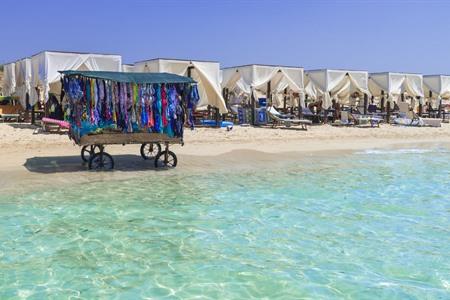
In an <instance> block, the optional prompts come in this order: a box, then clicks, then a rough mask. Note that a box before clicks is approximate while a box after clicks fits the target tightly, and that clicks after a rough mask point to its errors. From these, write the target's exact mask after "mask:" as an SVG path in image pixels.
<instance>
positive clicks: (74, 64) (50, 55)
mask: <svg viewBox="0 0 450 300" xmlns="http://www.w3.org/2000/svg"><path fill="white" fill-rule="evenodd" d="M30 59H31V87H30V105H34V104H36V103H37V102H38V100H40V99H41V100H43V101H44V102H47V100H48V99H49V93H55V94H57V95H59V93H60V91H61V83H60V78H61V74H60V73H59V72H58V71H66V70H83V71H117V72H118V71H121V70H122V57H121V56H120V55H111V54H92V53H76V52H56V51H44V52H40V53H38V54H36V55H33V56H32V57H31V58H30ZM37 90H38V91H39V94H38V92H37Z"/></svg>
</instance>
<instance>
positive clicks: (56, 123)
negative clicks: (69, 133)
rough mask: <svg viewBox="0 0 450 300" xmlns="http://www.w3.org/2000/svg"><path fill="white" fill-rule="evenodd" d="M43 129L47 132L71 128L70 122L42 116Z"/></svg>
mask: <svg viewBox="0 0 450 300" xmlns="http://www.w3.org/2000/svg"><path fill="white" fill-rule="evenodd" d="M41 121H42V129H43V130H44V131H47V132H55V131H56V132H61V131H65V130H68V129H69V128H70V124H69V122H66V121H62V120H56V119H52V118H46V117H44V118H42V120H41Z"/></svg>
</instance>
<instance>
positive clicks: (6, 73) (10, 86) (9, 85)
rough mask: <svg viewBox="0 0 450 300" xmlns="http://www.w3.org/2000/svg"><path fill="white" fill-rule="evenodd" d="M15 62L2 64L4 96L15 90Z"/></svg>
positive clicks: (10, 94)
mask: <svg viewBox="0 0 450 300" xmlns="http://www.w3.org/2000/svg"><path fill="white" fill-rule="evenodd" d="M15 65H16V64H15V63H9V64H5V65H3V80H2V93H3V95H4V96H12V95H13V94H14V93H15V91H16V68H15Z"/></svg>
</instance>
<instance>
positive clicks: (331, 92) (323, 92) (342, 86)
mask: <svg viewBox="0 0 450 300" xmlns="http://www.w3.org/2000/svg"><path fill="white" fill-rule="evenodd" d="M305 75H306V76H305V91H306V94H307V95H308V96H309V97H311V98H312V99H314V100H318V99H319V98H321V99H322V107H323V108H325V109H328V108H330V107H331V104H332V102H331V100H332V99H335V100H336V101H337V102H338V103H341V104H352V105H353V104H354V103H350V99H351V96H352V94H354V93H355V92H356V93H358V94H362V95H363V94H366V95H368V96H369V95H370V92H369V87H368V78H369V73H368V72H366V71H350V70H330V69H322V70H311V71H306V72H305Z"/></svg>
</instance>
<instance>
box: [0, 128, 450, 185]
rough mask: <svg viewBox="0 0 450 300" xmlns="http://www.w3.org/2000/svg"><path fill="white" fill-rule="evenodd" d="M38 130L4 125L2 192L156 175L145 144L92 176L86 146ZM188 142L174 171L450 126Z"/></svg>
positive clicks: (392, 140) (394, 142) (405, 143)
mask: <svg viewBox="0 0 450 300" xmlns="http://www.w3.org/2000/svg"><path fill="white" fill-rule="evenodd" d="M38 131H39V130H37V129H36V128H35V127H33V126H30V125H26V124H8V123H4V124H0V146H1V159H0V186H1V187H0V192H1V191H2V190H3V191H4V190H17V188H18V187H23V186H26V187H30V186H39V185H42V184H44V183H46V182H52V183H55V182H56V183H57V184H58V183H61V184H63V183H65V182H71V181H73V180H95V179H97V178H99V179H104V178H113V179H121V178H123V177H126V176H135V175H136V172H144V171H145V172H149V173H153V174H155V172H154V171H152V170H151V169H152V168H151V166H150V165H151V164H150V163H149V162H145V163H143V160H141V159H139V157H137V155H139V145H128V146H125V147H122V146H108V147H107V151H108V152H109V153H110V154H112V155H113V157H114V156H117V159H116V167H117V166H118V165H119V167H118V168H117V169H118V171H117V172H113V173H105V174H102V175H98V174H97V175H95V174H94V175H92V173H91V172H86V171H85V170H86V167H85V166H83V165H82V164H81V159H80V157H79V156H80V148H79V147H78V146H75V145H74V144H73V142H71V141H70V140H69V139H68V137H67V136H66V135H58V134H45V133H36V132H38ZM185 143H186V144H185V146H184V147H181V146H179V145H176V146H174V147H173V148H172V149H173V151H174V152H175V153H176V154H177V155H178V158H179V167H178V168H177V169H176V170H174V172H185V171H194V170H211V169H212V170H214V169H216V168H222V167H224V168H234V167H237V166H242V165H256V164H258V163H267V162H270V161H273V160H277V161H279V160H283V159H292V160H296V159H300V158H302V157H303V158H304V157H313V156H318V155H321V153H328V154H329V153H336V152H339V151H352V150H353V151H354V150H362V149H375V148H386V147H417V146H420V147H423V146H424V145H426V146H433V145H450V125H449V124H443V126H442V127H441V128H414V127H397V126H391V125H382V126H381V127H380V128H352V127H344V128H342V127H332V126H329V125H321V126H312V127H310V129H309V130H308V131H303V130H297V129H272V128H253V127H240V126H235V127H234V128H233V130H231V131H229V132H228V131H226V129H225V128H221V129H215V128H197V129H195V130H194V131H191V130H189V129H187V130H186V131H185ZM120 166H122V167H120ZM149 169H150V171H149ZM171 172H173V171H171ZM80 174H83V176H80ZM158 174H160V173H159V172H158ZM149 176H154V175H149Z"/></svg>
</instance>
